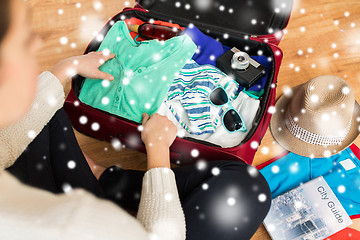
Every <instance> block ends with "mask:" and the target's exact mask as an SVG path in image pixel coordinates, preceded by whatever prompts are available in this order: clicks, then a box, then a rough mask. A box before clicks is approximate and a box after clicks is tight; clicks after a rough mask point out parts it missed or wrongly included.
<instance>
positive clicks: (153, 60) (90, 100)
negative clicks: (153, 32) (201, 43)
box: [79, 21, 196, 123]
mask: <svg viewBox="0 0 360 240" xmlns="http://www.w3.org/2000/svg"><path fill="white" fill-rule="evenodd" d="M104 49H108V50H110V51H111V52H113V53H115V54H116V57H115V58H114V59H111V60H109V61H107V62H106V63H104V64H103V65H102V66H101V67H100V70H101V71H104V72H108V73H110V74H112V75H113V76H114V80H113V81H104V80H101V79H86V80H85V81H84V84H83V86H82V89H81V92H80V96H79V98H80V100H81V101H82V102H84V103H86V104H88V105H91V106H93V107H95V108H98V109H101V110H104V111H107V112H110V113H112V114H115V115H118V116H120V117H124V118H126V119H129V120H133V121H135V122H138V123H140V122H141V119H142V113H148V114H149V115H152V114H154V113H156V111H157V110H158V109H159V107H160V105H161V103H162V102H163V100H164V98H165V96H166V93H167V91H168V90H169V88H170V85H171V83H172V80H173V79H174V78H175V76H176V74H177V73H178V72H179V71H180V69H181V68H182V67H183V66H184V65H185V64H186V62H187V61H188V60H190V59H191V56H193V55H194V52H195V50H196V45H195V44H194V42H193V41H192V40H191V38H190V37H189V36H187V35H183V36H178V37H173V38H171V39H169V40H167V41H158V40H150V41H143V42H141V43H137V42H135V41H134V40H133V39H132V37H131V36H130V34H129V30H128V28H127V25H126V23H125V22H124V21H118V22H116V23H115V24H114V25H113V26H112V27H111V29H110V30H109V31H108V33H107V34H106V37H105V38H104V40H103V42H102V43H101V45H100V48H99V51H101V50H104Z"/></svg>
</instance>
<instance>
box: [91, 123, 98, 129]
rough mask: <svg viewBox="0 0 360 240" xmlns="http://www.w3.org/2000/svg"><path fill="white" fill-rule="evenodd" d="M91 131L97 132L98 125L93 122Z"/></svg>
mask: <svg viewBox="0 0 360 240" xmlns="http://www.w3.org/2000/svg"><path fill="white" fill-rule="evenodd" d="M91 129H92V130H93V131H98V130H99V129H100V124H99V123H97V122H94V123H93V124H91Z"/></svg>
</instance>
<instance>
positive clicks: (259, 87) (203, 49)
mask: <svg viewBox="0 0 360 240" xmlns="http://www.w3.org/2000/svg"><path fill="white" fill-rule="evenodd" d="M182 34H186V35H188V36H189V37H190V38H191V39H192V40H193V41H194V43H195V44H196V45H197V49H196V51H195V54H194V56H193V57H192V59H193V60H195V61H196V62H197V63H198V64H200V65H203V64H211V65H213V66H215V67H216V59H218V58H219V57H220V56H222V55H223V54H224V53H225V52H227V51H229V50H230V48H229V47H228V46H223V45H222V44H221V43H220V42H219V41H216V40H215V39H213V38H211V37H209V36H207V35H206V34H204V33H202V32H201V31H200V30H199V29H198V28H196V27H195V26H194V25H190V26H189V27H187V28H185V30H184V31H183V32H182ZM251 57H252V58H253V59H254V60H255V61H257V62H259V63H260V64H262V65H264V66H265V68H266V74H265V76H263V77H262V78H260V79H259V80H257V81H256V83H255V84H254V85H253V86H251V87H250V88H249V89H246V90H244V93H246V94H247V95H248V96H250V97H253V98H256V99H258V98H259V97H261V96H262V95H263V93H264V88H265V85H266V81H267V78H268V75H269V71H270V68H271V62H269V61H268V57H265V56H262V55H261V56H251Z"/></svg>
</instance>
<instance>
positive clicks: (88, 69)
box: [50, 51, 115, 86]
mask: <svg viewBox="0 0 360 240" xmlns="http://www.w3.org/2000/svg"><path fill="white" fill-rule="evenodd" d="M114 57H115V54H113V53H110V52H109V51H99V52H90V53H88V54H85V55H80V56H75V57H70V58H67V59H65V60H63V61H61V62H59V63H57V64H56V65H55V66H54V67H53V68H52V69H51V70H50V72H51V73H52V74H54V75H55V76H56V77H57V78H58V79H59V81H60V82H61V84H62V85H63V86H65V84H66V81H67V79H69V78H72V77H73V76H75V75H76V74H79V75H81V76H83V77H86V78H92V79H107V80H114V77H113V76H112V75H111V74H109V73H106V72H102V71H100V70H99V67H100V66H101V65H103V64H104V63H105V62H106V61H108V60H110V59H113V58H114Z"/></svg>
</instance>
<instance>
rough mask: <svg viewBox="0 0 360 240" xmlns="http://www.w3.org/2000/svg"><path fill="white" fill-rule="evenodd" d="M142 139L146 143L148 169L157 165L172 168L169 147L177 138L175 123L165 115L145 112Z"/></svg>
mask: <svg viewBox="0 0 360 240" xmlns="http://www.w3.org/2000/svg"><path fill="white" fill-rule="evenodd" d="M142 125H143V130H142V132H141V140H142V141H143V142H144V143H145V147H146V152H147V159H148V170H149V169H151V168H156V167H168V168H170V152H169V148H170V146H171V144H172V143H173V142H174V140H175V138H176V133H177V129H176V127H175V125H174V124H173V123H172V122H171V121H170V120H169V119H168V118H167V117H164V116H160V115H159V114H157V113H155V114H154V115H152V116H151V117H149V115H148V114H147V113H144V114H143V120H142Z"/></svg>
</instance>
